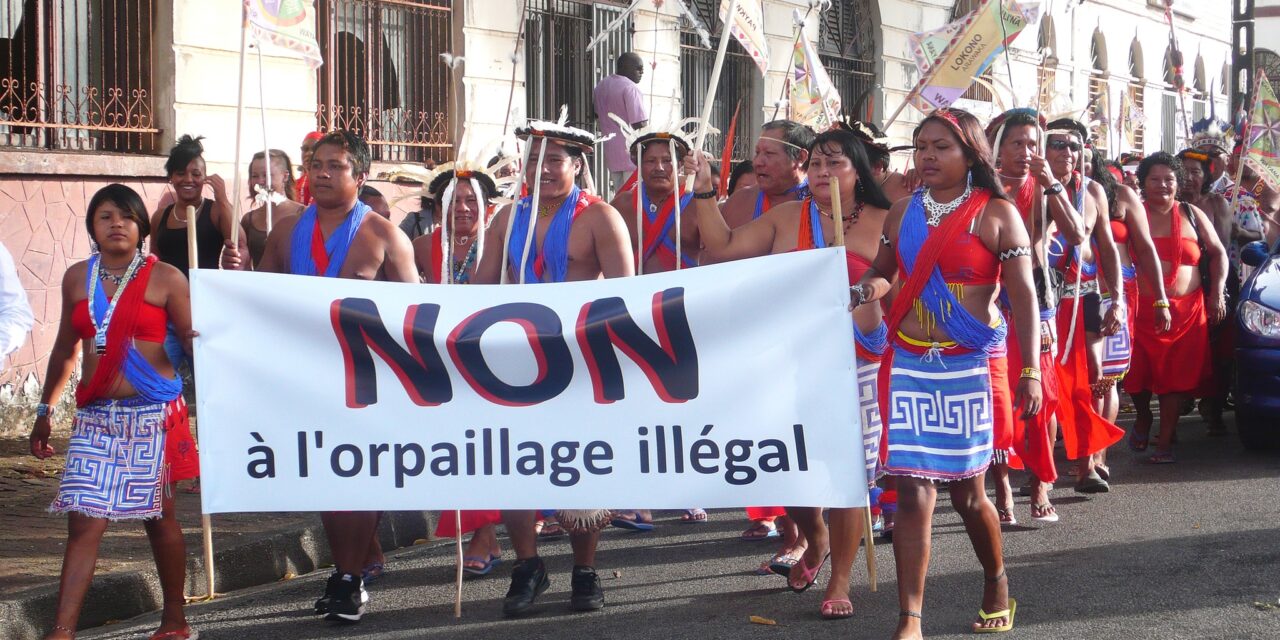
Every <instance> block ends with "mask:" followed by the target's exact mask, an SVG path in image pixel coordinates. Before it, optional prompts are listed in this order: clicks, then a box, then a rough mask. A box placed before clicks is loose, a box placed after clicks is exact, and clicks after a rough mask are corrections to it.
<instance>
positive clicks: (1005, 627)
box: [973, 598, 1018, 633]
mask: <svg viewBox="0 0 1280 640" xmlns="http://www.w3.org/2000/svg"><path fill="white" fill-rule="evenodd" d="M1016 613H1018V601H1017V600H1014V599H1013V598H1009V608H1008V609H1001V610H1000V611H995V612H992V613H987V612H986V611H983V610H982V609H978V618H979V619H981V620H982V622H986V621H988V620H995V619H997V618H1008V619H1009V621H1008V622H1006V623H1004V624H1002V625H1000V626H998V627H985V628H984V627H978V628H975V629H974V630H973V632H974V633H1004V632H1006V631H1012V630H1013V616H1014V614H1016Z"/></svg>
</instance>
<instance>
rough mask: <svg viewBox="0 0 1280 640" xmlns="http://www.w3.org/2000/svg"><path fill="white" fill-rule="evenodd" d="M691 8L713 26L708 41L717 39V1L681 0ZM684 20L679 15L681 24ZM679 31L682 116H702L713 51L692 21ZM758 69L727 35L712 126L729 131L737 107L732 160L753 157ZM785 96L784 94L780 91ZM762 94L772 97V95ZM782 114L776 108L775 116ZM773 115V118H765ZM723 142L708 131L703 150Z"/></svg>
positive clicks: (705, 23) (714, 58)
mask: <svg viewBox="0 0 1280 640" xmlns="http://www.w3.org/2000/svg"><path fill="white" fill-rule="evenodd" d="M685 4H686V5H688V7H689V9H690V10H692V11H693V12H694V13H696V14H697V15H698V19H700V20H701V21H702V24H703V25H705V26H706V27H707V29H709V30H710V31H711V34H712V38H711V41H712V42H713V43H716V42H718V41H719V36H718V35H717V34H719V33H720V30H721V29H722V28H723V25H722V24H721V23H720V14H719V7H720V2H719V0H685ZM683 22H685V21H683V20H682V23H683ZM682 26H683V28H682V30H681V33H680V71H681V74H680V89H681V91H682V92H683V93H682V95H684V115H685V117H690V118H692V117H697V116H700V115H702V106H703V105H702V103H703V102H704V101H705V99H706V96H707V85H708V84H710V82H711V71H712V67H714V66H715V60H716V51H715V49H708V48H706V47H703V46H702V43H701V42H700V41H699V39H698V36H697V35H696V34H695V33H694V32H693V30H692V28H691V25H688V24H687V23H685V24H683V25H682ZM759 76H760V70H759V68H758V67H756V63H755V61H753V60H752V59H751V56H750V55H748V54H747V52H746V51H745V50H743V48H742V45H740V44H738V41H737V40H736V39H734V38H730V40H729V49H728V52H727V53H726V54H725V59H724V68H723V69H721V71H720V86H719V87H717V89H716V97H715V103H714V105H713V106H712V108H711V123H710V124H711V126H712V127H714V128H716V129H719V130H720V131H722V132H725V131H728V130H729V122H730V121H731V120H733V112H734V109H735V108H737V109H738V130H737V135H736V138H735V140H734V141H733V159H734V160H745V159H747V158H750V157H751V153H752V147H753V145H754V142H755V134H754V131H753V129H754V128H755V126H754V123H753V120H754V115H755V114H757V113H759V112H760V107H759V105H758V104H757V101H756V98H755V91H754V90H753V87H754V86H755V82H756V78H758V77H759ZM784 97H785V96H784ZM766 99H773V98H772V96H769V97H766ZM785 116H786V114H785V113H782V112H778V115H777V117H778V118H783V117H785ZM769 119H770V120H772V119H773V118H769ZM723 147H724V141H723V138H722V137H721V134H717V135H708V136H707V146H706V148H707V149H717V150H718V149H722V148H723Z"/></svg>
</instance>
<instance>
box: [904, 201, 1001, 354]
mask: <svg viewBox="0 0 1280 640" xmlns="http://www.w3.org/2000/svg"><path fill="white" fill-rule="evenodd" d="M928 235H929V228H928V225H927V223H926V222H925V217H924V190H923V189H918V190H916V193H915V195H914V196H913V197H912V198H911V204H910V205H909V206H907V210H906V212H904V214H903V217H902V226H901V227H900V228H899V229H898V255H899V256H900V257H901V258H902V264H903V267H904V269H903V271H904V274H903V275H904V277H905V276H909V275H910V273H911V271H912V269H913V268H914V267H915V262H916V256H917V255H919V253H920V248H921V247H923V246H924V241H925V238H927V237H928ZM920 302H921V303H922V304H923V305H924V307H925V309H927V310H928V311H929V312H930V313H932V314H933V316H934V317H935V318H937V319H938V324H939V325H940V326H942V328H944V329H946V331H947V334H948V335H950V336H951V338H952V339H953V340H955V341H956V343H957V344H959V345H960V346H962V347H964V348H966V349H971V350H974V351H981V352H983V353H986V354H987V355H991V354H993V353H995V352H996V351H997V350H998V348H1000V347H1002V346H1003V345H1004V341H1005V337H1006V335H1007V334H1008V331H1009V328H1008V326H1007V325H1006V324H1005V322H1004V317H1003V316H1001V317H1000V324H998V325H996V326H995V327H992V326H989V325H987V324H985V323H983V322H980V321H978V319H977V318H975V317H973V314H971V313H969V312H968V311H967V310H966V309H965V308H964V306H962V305H961V304H960V301H959V300H957V299H956V297H955V294H953V293H951V290H950V289H948V288H947V283H946V281H945V280H943V278H942V269H940V268H938V267H937V266H936V265H935V266H934V268H933V273H931V274H929V280H928V282H927V283H926V284H925V285H924V290H923V291H921V293H920Z"/></svg>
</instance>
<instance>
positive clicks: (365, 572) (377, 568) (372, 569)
mask: <svg viewBox="0 0 1280 640" xmlns="http://www.w3.org/2000/svg"><path fill="white" fill-rule="evenodd" d="M386 572H387V566H386V565H385V564H383V563H381V562H370V563H369V565H368V566H366V567H365V568H364V569H362V570H361V571H360V581H361V582H363V583H364V584H369V583H370V582H373V581H374V580H377V579H378V578H381V577H382V574H384V573H386Z"/></svg>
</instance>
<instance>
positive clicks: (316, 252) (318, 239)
mask: <svg viewBox="0 0 1280 640" xmlns="http://www.w3.org/2000/svg"><path fill="white" fill-rule="evenodd" d="M311 261H312V262H314V263H316V273H318V274H322V275H323V274H324V272H325V271H328V270H329V252H328V251H326V250H325V248H324V234H323V233H321V231H320V216H316V229H315V231H314V232H312V233H311Z"/></svg>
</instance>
